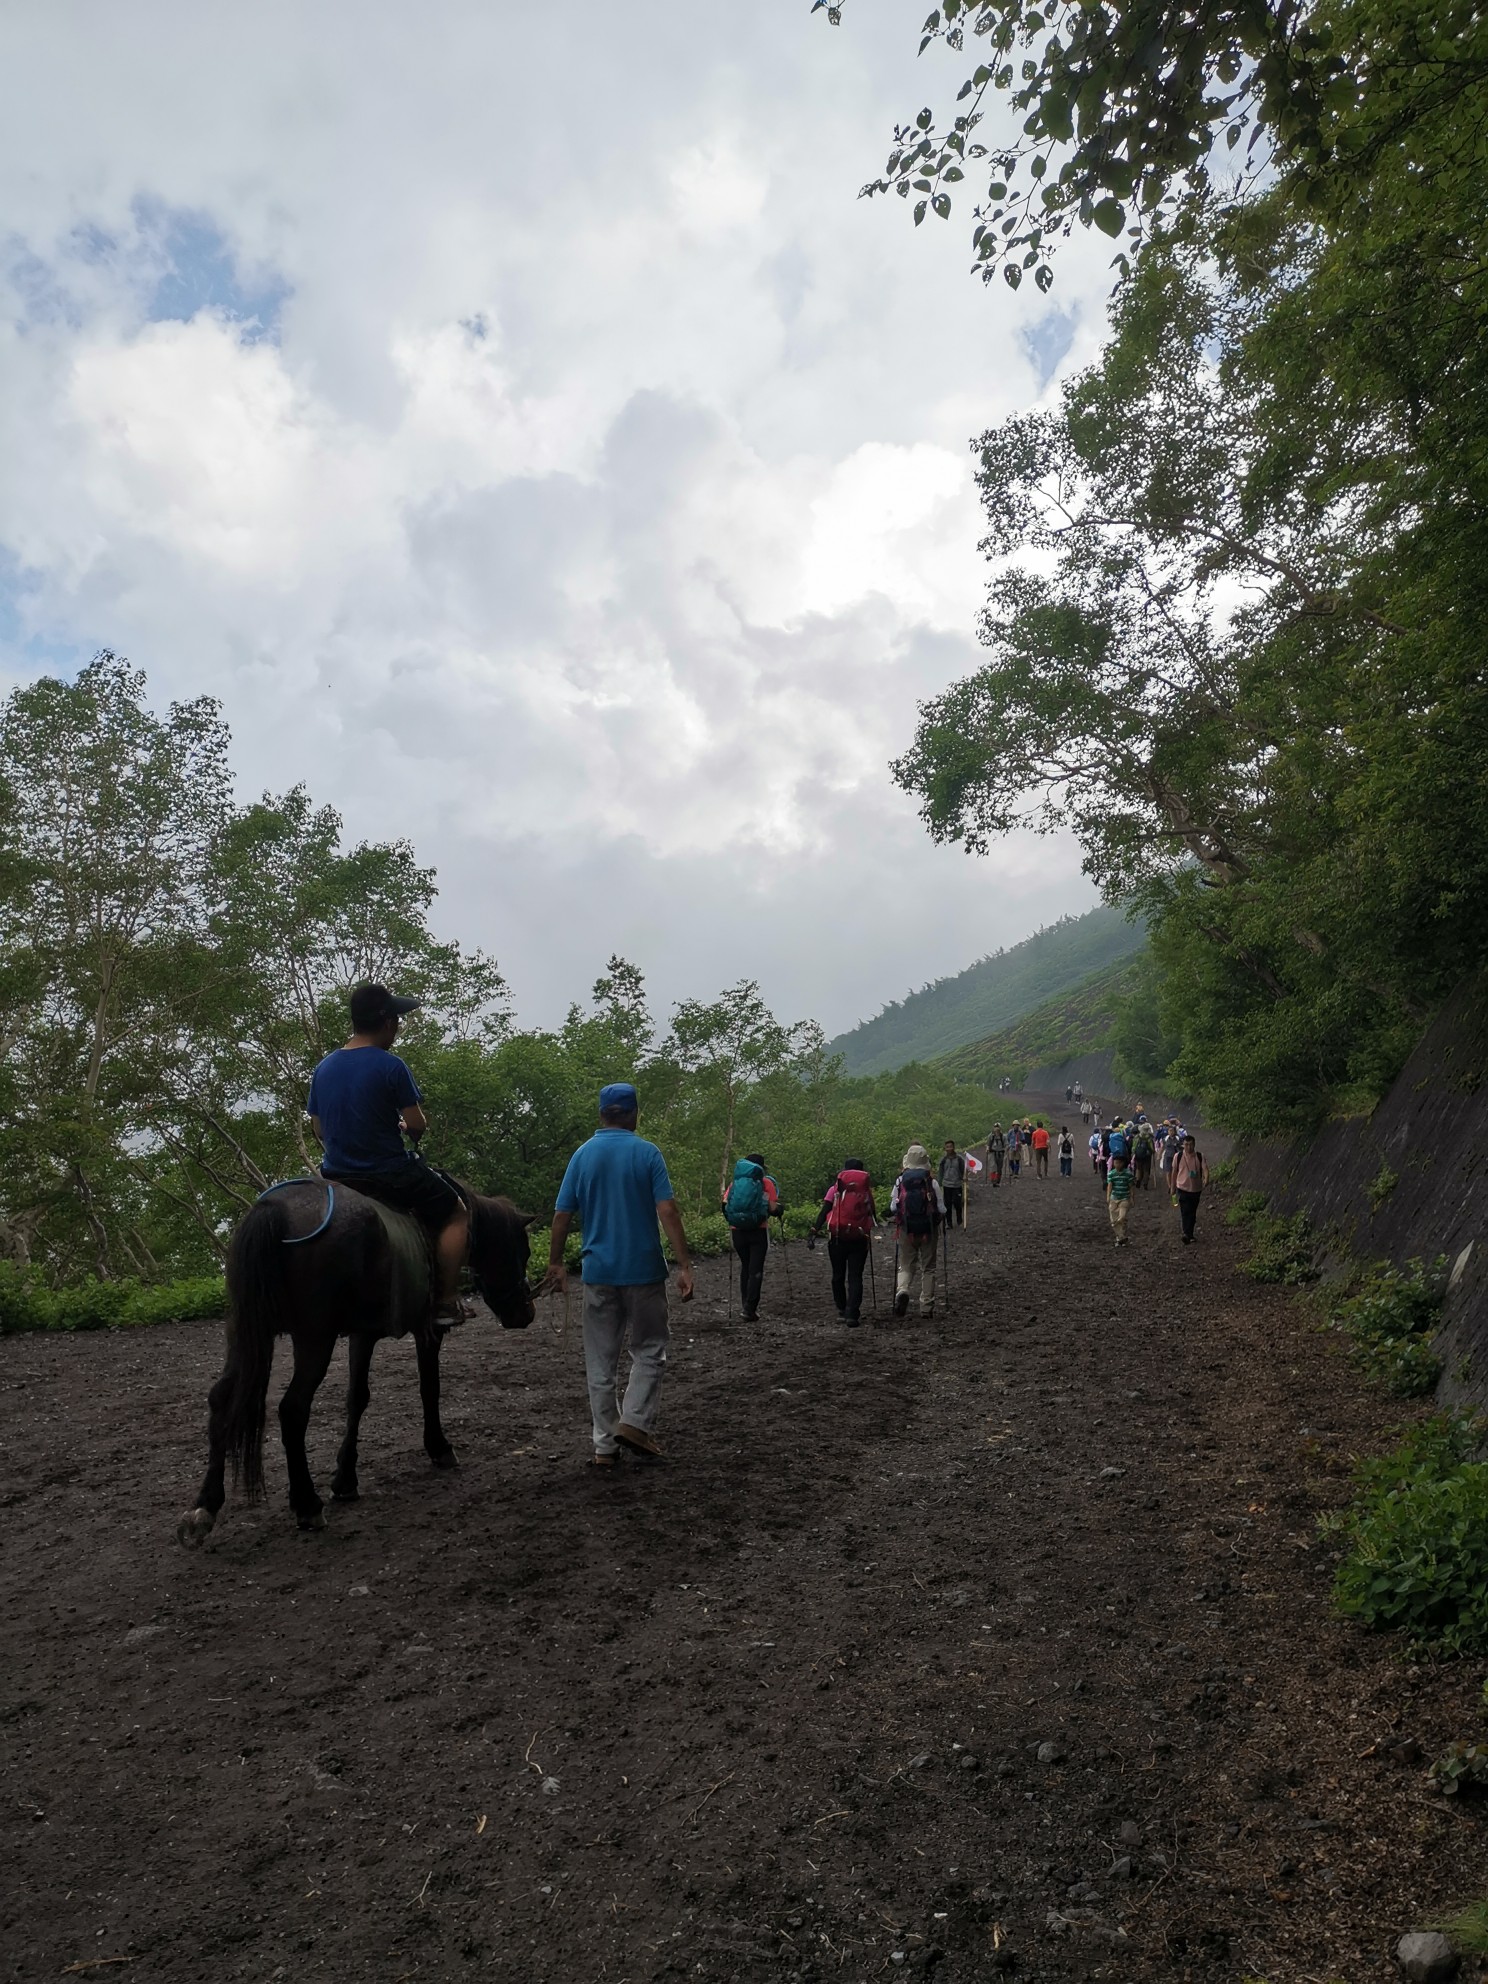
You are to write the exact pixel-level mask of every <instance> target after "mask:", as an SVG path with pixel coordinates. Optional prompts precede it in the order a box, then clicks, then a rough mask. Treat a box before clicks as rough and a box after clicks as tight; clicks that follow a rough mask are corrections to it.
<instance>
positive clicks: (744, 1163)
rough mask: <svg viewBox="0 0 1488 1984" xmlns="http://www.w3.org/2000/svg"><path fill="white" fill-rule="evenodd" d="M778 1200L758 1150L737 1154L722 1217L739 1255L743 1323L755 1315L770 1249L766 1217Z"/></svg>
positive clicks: (768, 1227)
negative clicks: (727, 1224)
mask: <svg viewBox="0 0 1488 1984" xmlns="http://www.w3.org/2000/svg"><path fill="white" fill-rule="evenodd" d="M779 1203H780V1187H779V1186H778V1185H777V1184H776V1183H775V1180H774V1179H773V1178H771V1177H770V1176H768V1174H767V1173H766V1171H765V1160H764V1159H763V1158H762V1157H760V1156H759V1155H758V1153H756V1154H754V1155H752V1156H750V1157H741V1158H740V1159H739V1161H738V1163H737V1164H736V1165H735V1166H734V1182H733V1183H732V1184H731V1185H730V1186H729V1188H728V1192H727V1194H726V1195H725V1197H724V1201H723V1216H724V1218H725V1219H726V1220H727V1221H728V1223H729V1230H730V1232H731V1233H732V1235H733V1241H734V1252H735V1253H736V1254H737V1255H738V1257H739V1307H740V1310H741V1312H742V1314H743V1317H744V1320H745V1322H746V1323H752V1322H753V1321H754V1320H755V1318H756V1317H757V1316H758V1314H759V1299H760V1289H761V1288H762V1287H763V1285H764V1279H765V1256H766V1254H767V1253H768V1252H769V1250H770V1219H771V1216H772V1215H773V1213H774V1211H775V1208H776V1207H777V1206H778V1205H779Z"/></svg>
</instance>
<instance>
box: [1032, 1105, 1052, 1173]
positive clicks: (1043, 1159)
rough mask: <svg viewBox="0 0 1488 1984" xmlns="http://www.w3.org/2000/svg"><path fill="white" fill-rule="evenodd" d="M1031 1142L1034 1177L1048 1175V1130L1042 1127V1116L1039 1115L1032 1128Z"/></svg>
mask: <svg viewBox="0 0 1488 1984" xmlns="http://www.w3.org/2000/svg"><path fill="white" fill-rule="evenodd" d="M1032 1142H1033V1172H1034V1176H1035V1177H1036V1178H1047V1177H1048V1175H1049V1132H1048V1131H1047V1130H1046V1129H1045V1128H1044V1119H1043V1117H1042V1116H1040V1118H1039V1120H1038V1124H1037V1126H1036V1127H1035V1129H1034V1132H1033V1138H1032Z"/></svg>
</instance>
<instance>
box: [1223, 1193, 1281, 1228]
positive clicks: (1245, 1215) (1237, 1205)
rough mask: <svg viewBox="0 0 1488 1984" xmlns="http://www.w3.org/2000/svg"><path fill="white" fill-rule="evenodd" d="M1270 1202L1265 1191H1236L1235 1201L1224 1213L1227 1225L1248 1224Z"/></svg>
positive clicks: (1257, 1217) (1255, 1218) (1254, 1219)
mask: <svg viewBox="0 0 1488 1984" xmlns="http://www.w3.org/2000/svg"><path fill="white" fill-rule="evenodd" d="M1270 1203H1271V1201H1270V1197H1269V1194H1267V1193H1265V1192H1237V1193H1236V1195H1235V1202H1234V1204H1233V1205H1232V1206H1231V1207H1230V1209H1229V1211H1228V1212H1227V1213H1226V1214H1225V1224H1226V1225H1227V1226H1250V1225H1252V1224H1253V1223H1254V1222H1255V1221H1256V1220H1257V1219H1259V1218H1260V1216H1261V1214H1262V1213H1263V1212H1264V1211H1265V1210H1266V1207H1267V1206H1268V1205H1269V1204H1270Z"/></svg>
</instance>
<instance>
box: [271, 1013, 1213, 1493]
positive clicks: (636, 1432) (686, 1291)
mask: <svg viewBox="0 0 1488 1984" xmlns="http://www.w3.org/2000/svg"><path fill="white" fill-rule="evenodd" d="M417 1004H418V1001H417V1000H414V999H408V998H396V997H394V996H393V995H392V994H391V993H390V992H388V991H387V990H386V988H385V987H383V986H381V985H371V984H369V985H359V986H358V987H357V988H356V989H355V991H354V992H353V993H352V995H351V1020H352V1035H351V1038H350V1039H349V1040H348V1041H347V1043H346V1045H345V1046H344V1047H341V1048H338V1049H336V1050H335V1051H334V1052H333V1053H331V1054H329V1055H327V1056H326V1057H325V1059H324V1060H322V1061H321V1062H320V1064H319V1066H318V1067H317V1068H316V1070H315V1074H314V1078H313V1080H312V1082H311V1086H310V1094H309V1098H308V1105H307V1106H308V1112H309V1115H310V1118H311V1123H312V1127H313V1128H314V1131H315V1134H316V1136H317V1137H318V1138H319V1140H320V1142H321V1146H322V1149H323V1152H324V1158H323V1162H322V1166H321V1171H322V1175H323V1176H324V1177H326V1178H328V1179H333V1180H338V1181H341V1182H343V1183H345V1184H347V1185H349V1186H351V1187H352V1188H354V1189H355V1190H356V1191H359V1192H362V1193H365V1194H366V1195H367V1196H369V1197H371V1198H374V1199H378V1200H380V1201H381V1202H382V1203H384V1204H386V1205H390V1206H393V1207H395V1208H398V1209H400V1210H402V1211H406V1212H409V1213H411V1214H413V1215H414V1216H415V1217H416V1218H417V1219H418V1220H419V1222H420V1223H421V1225H422V1226H423V1227H424V1229H425V1232H426V1234H427V1235H428V1236H429V1247H430V1287H431V1317H430V1327H431V1328H434V1329H436V1330H442V1329H449V1328H452V1327H454V1326H455V1325H457V1324H458V1323H459V1322H461V1321H463V1320H464V1313H465V1312H464V1310H463V1309H462V1305H461V1302H460V1299H459V1279H460V1271H461V1264H462V1262H463V1260H464V1256H465V1250H466V1241H467V1222H468V1211H467V1202H466V1199H465V1196H464V1194H463V1192H462V1191H461V1190H460V1189H459V1188H458V1187H457V1186H456V1185H455V1183H454V1181H453V1180H452V1179H450V1178H449V1177H447V1175H446V1174H445V1173H443V1172H441V1171H438V1170H436V1169H435V1168H434V1167H432V1166H431V1165H429V1164H427V1163H426V1162H425V1161H424V1160H423V1158H422V1157H421V1156H420V1155H419V1154H418V1142H419V1139H420V1138H421V1137H422V1135H423V1134H424V1132H425V1130H426V1128H427V1123H426V1119H425V1116H424V1111H423V1107H422V1099H421V1097H420V1094H419V1089H418V1085H417V1083H416V1082H415V1081H414V1078H413V1075H412V1073H411V1071H410V1070H409V1068H408V1066H407V1064H406V1063H405V1062H404V1061H403V1060H401V1059H400V1057H399V1056H398V1055H396V1054H394V1053H393V1051H392V1049H393V1044H394V1042H395V1041H396V1039H397V1035H398V1031H399V1027H400V1025H401V1023H402V1020H403V1018H404V1016H405V1015H406V1014H408V1013H409V1012H412V1011H413V1010H415V1008H416V1007H417ZM1066 1100H1067V1101H1069V1102H1071V1103H1073V1102H1075V1101H1077V1100H1079V1101H1083V1100H1084V1098H1083V1096H1082V1095H1080V1094H1079V1092H1078V1091H1077V1089H1076V1088H1075V1087H1074V1086H1073V1085H1072V1086H1071V1088H1070V1089H1068V1090H1067V1091H1066ZM639 1114H640V1100H639V1097H638V1095H637V1092H636V1089H635V1087H634V1085H633V1084H632V1083H630V1082H609V1083H606V1085H605V1086H604V1087H603V1088H602V1089H601V1090H600V1093H599V1126H598V1128H597V1130H596V1131H595V1133H594V1134H593V1135H592V1136H591V1137H590V1138H589V1139H588V1140H587V1142H585V1143H584V1144H582V1145H581V1146H580V1148H579V1149H578V1150H577V1151H575V1152H574V1154H573V1156H572V1157H571V1158H570V1160H569V1163H568V1166H567V1169H566V1170H565V1172H564V1176H563V1182H562V1184H561V1186H560V1187H559V1190H558V1196H557V1200H556V1203H555V1210H554V1214H553V1223H552V1229H551V1232H550V1234H549V1240H548V1267H547V1270H546V1272H545V1274H544V1276H543V1279H542V1282H541V1284H540V1287H539V1290H538V1292H539V1293H564V1292H566V1290H567V1286H568V1273H567V1269H566V1267H565V1265H564V1249H565V1247H566V1245H567V1242H568V1238H569V1234H570V1232H571V1231H572V1229H573V1228H574V1227H575V1226H577V1227H578V1230H579V1232H580V1233H581V1234H582V1236H583V1249H582V1270H581V1274H582V1281H583V1291H584V1302H583V1339H584V1362H585V1371H586V1376H587V1380H588V1388H589V1400H590V1414H591V1419H592V1431H593V1441H594V1455H593V1465H594V1466H595V1467H597V1468H601V1469H607V1468H613V1467H614V1466H615V1464H616V1460H617V1457H618V1454H619V1453H620V1451H621V1450H622V1449H626V1450H628V1451H629V1452H630V1453H631V1454H632V1455H633V1456H635V1457H636V1458H638V1459H641V1460H651V1461H654V1460H658V1459H660V1458H661V1457H662V1456H661V1447H660V1444H659V1442H658V1440H657V1438H656V1431H655V1428H656V1424H657V1419H658V1415H659V1411H660V1400H661V1387H662V1379H663V1375H664V1372H665V1367H666V1346H667V1341H668V1323H667V1263H666V1259H665V1256H664V1255H663V1253H662V1248H661V1240H662V1236H663V1235H665V1238H666V1240H667V1242H668V1243H669V1245H670V1247H671V1250H672V1257H673V1263H674V1266H675V1270H676V1286H677V1295H678V1298H679V1299H680V1300H681V1301H683V1302H688V1301H690V1300H691V1299H692V1294H693V1287H694V1275H693V1265H692V1257H691V1252H690V1249H689V1246H688V1242H687V1235H686V1232H685V1230H684V1228H683V1222H682V1215H681V1212H680V1210H679V1208H678V1206H677V1202H676V1197H675V1195H674V1193H673V1190H672V1185H671V1181H670V1178H669V1177H668V1175H667V1168H666V1161H665V1159H664V1158H663V1156H662V1154H661V1152H660V1151H659V1150H658V1149H657V1147H656V1146H655V1145H654V1144H652V1143H648V1142H646V1141H645V1140H644V1139H643V1138H642V1137H641V1136H640V1135H639V1134H638V1131H637V1124H638V1121H639ZM1051 1146H1052V1147H1053V1148H1054V1150H1055V1151H1056V1153H1057V1155H1058V1158H1059V1170H1060V1175H1061V1176H1062V1177H1066V1178H1068V1177H1070V1176H1071V1175H1072V1173H1073V1169H1074V1139H1073V1136H1072V1134H1071V1132H1070V1130H1069V1128H1068V1126H1064V1127H1061V1129H1060V1130H1059V1132H1058V1136H1057V1138H1056V1137H1055V1136H1054V1134H1053V1133H1052V1132H1051V1130H1050V1129H1049V1128H1048V1126H1047V1125H1046V1124H1045V1122H1044V1120H1043V1118H1042V1117H1039V1118H1037V1119H1033V1118H1028V1117H1025V1118H1022V1119H1020V1120H1018V1121H1015V1122H1014V1123H1013V1124H1012V1125H1011V1126H1010V1128H1009V1129H1008V1130H1007V1131H1006V1132H1004V1131H1003V1129H1002V1127H1001V1125H1000V1124H997V1125H994V1126H993V1129H992V1131H991V1132H990V1134H989V1135H988V1137H987V1139H986V1147H987V1161H986V1166H985V1169H986V1172H987V1176H988V1179H989V1182H990V1183H991V1184H992V1185H994V1186H995V1185H998V1184H1000V1183H1001V1182H1002V1179H1003V1178H1004V1176H1006V1177H1008V1178H1009V1179H1013V1178H1017V1177H1018V1175H1019V1172H1020V1170H1021V1167H1022V1164H1023V1161H1024V1158H1025V1156H1031V1158H1032V1162H1033V1167H1034V1175H1035V1176H1037V1177H1040V1178H1044V1177H1047V1176H1048V1175H1049V1152H1050V1149H1051ZM1089 1148H1090V1153H1091V1161H1092V1165H1093V1167H1094V1169H1095V1171H1096V1173H1097V1175H1098V1176H1099V1179H1100V1182H1101V1186H1102V1189H1103V1191H1104V1192H1105V1195H1106V1199H1107V1203H1108V1205H1109V1208H1110V1222H1111V1228H1112V1231H1113V1233H1114V1234H1115V1239H1116V1244H1117V1246H1125V1245H1127V1244H1128V1238H1129V1236H1128V1233H1127V1225H1128V1216H1129V1211H1130V1206H1131V1194H1132V1190H1133V1187H1134V1186H1136V1187H1138V1188H1141V1187H1143V1186H1149V1185H1150V1183H1151V1172H1152V1167H1153V1163H1154V1161H1155V1162H1156V1164H1157V1168H1158V1169H1159V1170H1160V1172H1161V1173H1162V1176H1163V1180H1164V1183H1165V1185H1166V1186H1167V1187H1168V1189H1169V1191H1170V1193H1171V1196H1172V1199H1173V1203H1174V1204H1175V1205H1176V1206H1177V1207H1178V1209H1179V1212H1180V1218H1181V1225H1182V1236H1183V1240H1184V1243H1185V1245H1186V1244H1188V1243H1189V1242H1190V1241H1191V1240H1192V1239H1193V1237H1194V1216H1195V1213H1196V1211H1197V1207H1198V1202H1199V1197H1200V1194H1201V1193H1202V1191H1203V1189H1204V1186H1205V1184H1207V1182H1208V1175H1209V1174H1208V1167H1207V1165H1206V1164H1205V1162H1204V1159H1203V1157H1202V1155H1201V1154H1200V1153H1199V1152H1198V1151H1197V1149H1196V1147H1195V1142H1194V1138H1193V1137H1192V1135H1190V1134H1189V1133H1188V1132H1187V1131H1185V1130H1184V1128H1183V1126H1182V1125H1181V1124H1180V1123H1178V1122H1177V1120H1176V1119H1174V1118H1168V1119H1165V1120H1164V1121H1163V1122H1161V1123H1159V1124H1152V1123H1150V1122H1149V1121H1148V1119H1147V1116H1146V1114H1145V1112H1144V1111H1142V1110H1141V1109H1140V1108H1139V1109H1138V1110H1137V1111H1136V1112H1135V1113H1134V1115H1133V1116H1132V1117H1131V1118H1130V1119H1122V1118H1118V1117H1113V1118H1112V1120H1111V1122H1110V1124H1109V1125H1108V1126H1107V1127H1105V1128H1099V1127H1098V1128H1097V1129H1096V1131H1095V1133H1094V1134H1093V1135H1092V1136H1091V1138H1090V1145H1089ZM982 1169H983V1166H982V1164H981V1162H980V1161H979V1160H978V1159H977V1158H976V1157H975V1155H973V1154H971V1153H968V1152H963V1151H960V1150H958V1149H957V1147H956V1144H955V1142H954V1141H953V1140H951V1139H949V1138H948V1139H947V1140H946V1142H945V1145H944V1147H943V1150H942V1153H941V1155H940V1157H939V1159H938V1160H935V1161H932V1159H931V1157H930V1153H929V1151H928V1150H927V1149H926V1147H925V1146H924V1145H923V1144H922V1143H918V1142H916V1143H911V1144H910V1146H909V1148H908V1149H907V1150H906V1151H905V1153H904V1158H903V1162H902V1164H901V1166H900V1169H899V1171H898V1173H897V1175H896V1177H895V1178H894V1181H893V1184H892V1185H891V1186H890V1188H889V1193H888V1198H887V1201H886V1203H885V1205H884V1208H883V1211H882V1213H881V1212H880V1209H879V1203H878V1195H877V1192H876V1190H875V1186H874V1182H873V1179H872V1177H871V1175H870V1173H869V1170H868V1167H867V1165H866V1164H865V1163H864V1162H863V1160H862V1159H861V1158H860V1157H849V1158H848V1159H847V1161H846V1163H845V1164H844V1165H843V1167H842V1169H841V1170H840V1171H839V1172H838V1173H837V1175H836V1177H835V1178H834V1179H833V1180H832V1181H831V1183H830V1184H829V1185H828V1187H827V1189H826V1191H825V1193H824V1194H823V1197H822V1200H821V1204H820V1209H819V1211H818V1213H817V1216H816V1220H815V1224H814V1225H813V1227H812V1230H811V1234H810V1236H809V1238H808V1240H807V1246H808V1247H810V1248H814V1247H815V1246H816V1244H817V1241H818V1240H819V1239H820V1237H821V1236H822V1235H823V1234H825V1236H826V1242H827V1256H828V1260H829V1262H830V1264H831V1283H832V1300H833V1303H834V1305H835V1307H836V1311H837V1316H838V1319H839V1321H840V1322H842V1323H843V1324H844V1325H845V1326H847V1327H848V1328H856V1327H857V1326H858V1325H859V1324H860V1323H861V1321H862V1308H863V1281H864V1275H865V1271H866V1273H867V1275H868V1276H869V1277H870V1279H871V1278H872V1276H873V1273H874V1267H873V1252H872V1242H873V1237H874V1234H875V1233H876V1232H877V1231H878V1230H879V1228H880V1227H881V1225H883V1224H884V1223H887V1224H888V1226H890V1227H891V1228H892V1230H893V1234H894V1249H895V1263H894V1295H893V1313H894V1314H895V1315H896V1316H901V1317H902V1316H905V1315H907V1314H908V1313H909V1309H910V1306H911V1304H912V1303H913V1304H917V1306H918V1311H919V1314H920V1316H921V1317H925V1318H929V1317H932V1316H933V1315H934V1313H935V1300H936V1291H937V1264H938V1258H939V1256H940V1253H941V1251H942V1250H943V1249H944V1248H945V1242H946V1236H947V1234H948V1233H949V1231H950V1230H951V1229H952V1228H953V1227H958V1226H963V1225H964V1224H965V1218H966V1184H967V1179H968V1177H972V1176H975V1175H977V1174H978V1173H979V1172H980V1171H981V1170H982ZM722 1205H723V1213H724V1217H725V1219H726V1220H727V1222H728V1225H729V1229H730V1234H731V1237H732V1242H733V1251H734V1254H735V1256H736V1259H737V1262H738V1273H739V1297H740V1307H741V1312H742V1315H743V1317H744V1320H745V1321H751V1320H753V1319H754V1317H755V1316H756V1315H757V1314H758V1311H759V1303H760V1296H761V1290H762V1286H763V1282H764V1275H765V1266H766V1262H767V1259H768V1254H769V1247H770V1238H769V1235H770V1222H771V1220H772V1219H774V1220H777V1221H779V1222H780V1230H781V1232H782V1233H783V1230H784V1227H783V1220H784V1210H785V1208H784V1202H783V1199H782V1196H781V1191H780V1187H779V1185H778V1183H777V1182H776V1180H775V1179H774V1178H772V1177H771V1176H770V1173H769V1171H768V1169H767V1167H766V1163H765V1159H764V1157H763V1155H762V1154H761V1153H759V1152H752V1153H750V1154H749V1155H748V1156H746V1157H742V1158H740V1159H739V1160H738V1162H737V1163H736V1164H735V1166H734V1170H733V1177H732V1180H731V1181H730V1182H729V1184H728V1188H727V1190H726V1191H725V1192H724V1193H723V1194H722ZM874 1306H875V1308H876V1306H877V1303H876V1299H875V1304H874ZM627 1339H628V1340H629V1347H630V1354H631V1366H630V1372H629V1375H628V1379H627V1382H626V1385H625V1389H624V1395H623V1397H622V1396H621V1395H620V1390H619V1376H620V1360H621V1356H622V1352H623V1350H624V1347H625V1344H626V1341H627Z"/></svg>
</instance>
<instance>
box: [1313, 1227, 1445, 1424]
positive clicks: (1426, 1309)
mask: <svg viewBox="0 0 1488 1984" xmlns="http://www.w3.org/2000/svg"><path fill="white" fill-rule="evenodd" d="M1445 1267H1446V1262H1445V1261H1444V1260H1441V1261H1437V1262H1436V1263H1435V1265H1434V1266H1433V1267H1431V1268H1427V1267H1426V1266H1425V1265H1424V1264H1423V1263H1422V1262H1421V1261H1409V1262H1407V1264H1406V1266H1405V1267H1404V1268H1391V1267H1383V1268H1377V1269H1375V1270H1374V1272H1373V1273H1372V1274H1371V1275H1370V1276H1369V1278H1368V1280H1367V1281H1366V1282H1365V1285H1364V1287H1363V1288H1362V1289H1361V1290H1360V1291H1359V1293H1358V1294H1357V1295H1354V1296H1351V1297H1350V1298H1349V1300H1348V1301H1346V1302H1344V1303H1341V1304H1340V1305H1339V1307H1338V1308H1337V1309H1336V1310H1335V1311H1334V1318H1335V1320H1336V1321H1337V1322H1339V1323H1341V1324H1342V1326H1343V1327H1344V1329H1346V1330H1347V1331H1348V1333H1349V1335H1350V1336H1351V1337H1352V1338H1353V1340H1354V1352H1353V1354H1354V1361H1355V1362H1356V1363H1357V1364H1358V1365H1359V1367H1360V1369H1361V1370H1362V1371H1363V1372H1364V1374H1365V1376H1366V1377H1369V1378H1372V1379H1373V1380H1374V1381H1375V1382H1376V1383H1377V1384H1382V1385H1384V1386H1385V1387H1386V1388H1387V1389H1388V1390H1390V1391H1392V1392H1394V1393H1395V1395H1396V1396H1397V1397H1398V1398H1421V1397H1422V1396H1424V1394H1425V1393H1427V1392H1429V1391H1430V1390H1431V1389H1432V1388H1433V1386H1434V1385H1435V1384H1436V1381H1437V1379H1438V1378H1439V1377H1440V1376H1441V1360H1440V1358H1439V1357H1437V1355H1436V1353H1435V1352H1434V1351H1433V1350H1432V1348H1431V1341H1430V1339H1431V1337H1432V1335H1433V1334H1434V1332H1435V1330H1436V1326H1437V1324H1438V1322H1439V1321H1440V1319H1441V1306H1442V1295H1443V1288H1444V1283H1443V1274H1444V1270H1445Z"/></svg>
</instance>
